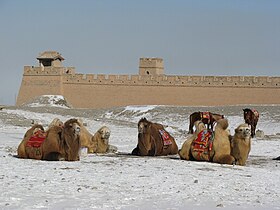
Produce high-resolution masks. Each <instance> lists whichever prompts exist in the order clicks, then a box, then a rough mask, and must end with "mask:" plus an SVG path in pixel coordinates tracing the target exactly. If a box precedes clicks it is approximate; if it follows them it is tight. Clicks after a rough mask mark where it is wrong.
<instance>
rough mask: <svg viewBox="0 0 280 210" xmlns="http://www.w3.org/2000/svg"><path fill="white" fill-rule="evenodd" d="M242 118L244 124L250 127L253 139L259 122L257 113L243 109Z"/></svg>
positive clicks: (253, 110)
mask: <svg viewBox="0 0 280 210" xmlns="http://www.w3.org/2000/svg"><path fill="white" fill-rule="evenodd" d="M243 116H244V120H245V123H247V124H249V125H251V137H252V138H253V137H255V135H256V132H255V131H256V127H257V124H258V121H259V116H260V115H259V112H258V111H257V110H255V109H248V108H246V109H243Z"/></svg>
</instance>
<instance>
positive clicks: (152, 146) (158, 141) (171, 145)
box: [131, 118, 178, 156]
mask: <svg viewBox="0 0 280 210" xmlns="http://www.w3.org/2000/svg"><path fill="white" fill-rule="evenodd" d="M177 153H178V146H177V144H176V142H175V140H174V138H173V137H172V136H171V135H170V134H169V133H168V132H167V131H166V130H165V129H164V127H163V125H161V124H159V123H153V122H151V121H148V120H147V119H146V118H141V119H140V120H139V122H138V144H137V146H136V148H134V149H133V151H132V153H131V154H132V155H138V156H163V155H175V154H177Z"/></svg>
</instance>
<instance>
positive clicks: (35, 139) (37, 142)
mask: <svg viewBox="0 0 280 210" xmlns="http://www.w3.org/2000/svg"><path fill="white" fill-rule="evenodd" d="M45 139H46V133H45V132H44V131H42V130H38V131H36V132H35V133H34V134H33V135H32V136H31V137H30V139H29V140H28V141H27V142H26V146H27V147H36V148H38V147H40V146H41V145H42V143H43V141H44V140H45Z"/></svg>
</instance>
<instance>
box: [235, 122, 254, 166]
mask: <svg viewBox="0 0 280 210" xmlns="http://www.w3.org/2000/svg"><path fill="white" fill-rule="evenodd" d="M251 138H252V137H251V126H250V125H248V124H247V123H244V124H241V125H239V126H238V127H237V128H236V129H235V134H234V136H233V138H232V139H231V155H232V156H233V157H234V158H235V160H236V164H237V165H241V166H244V165H245V164H246V161H247V159H248V156H249V152H250V150H251V141H252V140H251Z"/></svg>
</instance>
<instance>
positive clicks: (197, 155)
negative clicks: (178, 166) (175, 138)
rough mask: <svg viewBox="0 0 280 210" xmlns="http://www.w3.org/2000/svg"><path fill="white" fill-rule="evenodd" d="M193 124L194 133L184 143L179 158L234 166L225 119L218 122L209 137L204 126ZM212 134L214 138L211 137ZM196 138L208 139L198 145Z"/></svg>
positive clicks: (199, 123) (198, 123)
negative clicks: (194, 126) (194, 125)
mask: <svg viewBox="0 0 280 210" xmlns="http://www.w3.org/2000/svg"><path fill="white" fill-rule="evenodd" d="M195 124H196V133H195V134H193V135H192V136H191V137H190V138H189V139H187V140H186V141H185V142H184V144H183V146H182V148H181V150H180V151H179V156H180V158H181V159H184V160H198V161H209V162H214V163H221V164H230V165H232V164H234V162H235V159H234V157H233V156H232V155H231V154H230V140H229V137H230V135H229V131H228V129H227V128H228V121H227V119H220V120H218V121H217V125H216V127H215V131H214V132H213V133H212V131H211V132H210V133H209V135H208V132H207V131H208V130H207V129H206V127H205V126H202V123H201V121H200V122H197V123H195ZM213 134H214V137H213V136H212V135H213ZM198 136H206V137H208V139H207V140H208V141H204V142H203V141H202V142H200V143H199V142H197V141H198V138H197V137H198ZM202 140H203V139H202ZM204 140H205V139H204ZM198 144H199V146H198ZM202 144H203V145H205V148H203V147H202V146H201V145H202ZM211 145H212V146H211Z"/></svg>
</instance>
